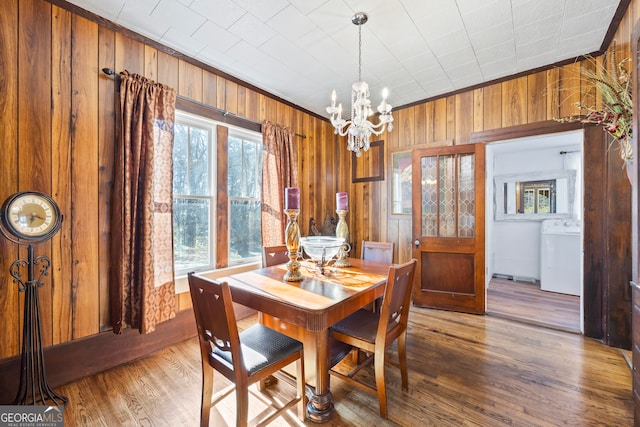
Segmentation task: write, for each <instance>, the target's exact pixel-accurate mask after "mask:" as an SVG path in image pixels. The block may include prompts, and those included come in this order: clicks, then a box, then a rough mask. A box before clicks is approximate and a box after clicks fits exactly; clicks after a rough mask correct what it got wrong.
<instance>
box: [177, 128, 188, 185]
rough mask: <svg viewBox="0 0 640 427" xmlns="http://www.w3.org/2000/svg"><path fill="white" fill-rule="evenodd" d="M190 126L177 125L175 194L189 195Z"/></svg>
mask: <svg viewBox="0 0 640 427" xmlns="http://www.w3.org/2000/svg"><path fill="white" fill-rule="evenodd" d="M188 129H189V128H188V126H185V125H183V124H179V123H176V125H175V132H174V134H173V193H174V194H187V191H188V188H187V144H188V141H189V138H188Z"/></svg>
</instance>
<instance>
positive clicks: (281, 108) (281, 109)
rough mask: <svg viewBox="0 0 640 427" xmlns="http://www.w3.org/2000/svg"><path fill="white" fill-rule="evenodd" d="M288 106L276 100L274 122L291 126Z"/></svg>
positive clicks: (287, 126)
mask: <svg viewBox="0 0 640 427" xmlns="http://www.w3.org/2000/svg"><path fill="white" fill-rule="evenodd" d="M289 113H290V108H289V106H288V105H285V104H283V103H282V102H276V123H278V124H279V125H280V126H284V127H286V128H291V117H290V115H289Z"/></svg>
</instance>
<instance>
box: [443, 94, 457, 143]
mask: <svg viewBox="0 0 640 427" xmlns="http://www.w3.org/2000/svg"><path fill="white" fill-rule="evenodd" d="M455 98H456V96H455V95H453V96H448V97H446V98H445V99H446V102H447V110H446V111H447V113H446V123H447V139H453V142H454V144H457V143H458V141H456V140H455V138H456V99H455Z"/></svg>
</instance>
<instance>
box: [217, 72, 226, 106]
mask: <svg viewBox="0 0 640 427" xmlns="http://www.w3.org/2000/svg"><path fill="white" fill-rule="evenodd" d="M216 84H217V85H218V86H217V88H216V105H215V107H216V108H218V109H220V110H224V109H225V107H226V105H227V85H226V80H225V79H223V78H222V77H220V76H218V78H217V81H216Z"/></svg>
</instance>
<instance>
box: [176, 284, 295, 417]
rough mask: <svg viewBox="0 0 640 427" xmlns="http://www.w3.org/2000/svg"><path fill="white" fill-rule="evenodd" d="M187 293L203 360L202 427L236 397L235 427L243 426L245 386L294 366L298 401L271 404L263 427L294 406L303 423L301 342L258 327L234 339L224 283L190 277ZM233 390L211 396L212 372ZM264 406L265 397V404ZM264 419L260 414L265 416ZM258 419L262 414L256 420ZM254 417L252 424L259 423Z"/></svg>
mask: <svg viewBox="0 0 640 427" xmlns="http://www.w3.org/2000/svg"><path fill="white" fill-rule="evenodd" d="M189 290H190V293H191V300H192V302H193V311H194V314H195V318H196V325H197V328H198V340H199V342H200V356H201V359H202V402H201V412H200V425H201V426H208V425H209V415H210V413H211V409H212V408H213V407H214V406H215V405H216V404H217V403H218V402H220V401H221V400H222V399H224V398H225V397H226V396H228V395H229V394H230V393H231V392H232V391H233V389H234V388H235V391H236V404H237V413H236V425H237V426H246V425H247V422H248V421H247V418H248V414H249V392H252V393H254V394H258V393H257V392H256V391H254V390H253V389H250V388H249V386H250V385H252V384H254V383H256V382H259V381H261V380H264V379H265V378H266V377H267V376H269V375H272V374H274V373H275V372H276V371H279V370H280V369H282V368H284V367H285V366H287V365H289V364H291V363H293V362H296V378H297V380H296V384H297V388H296V396H295V397H294V398H293V399H291V400H290V401H288V402H286V403H281V404H276V403H275V402H272V403H271V405H270V406H271V408H272V409H273V411H271V412H272V413H271V414H270V415H268V416H266V418H264V419H262V420H257V419H255V418H254V419H253V420H251V421H250V423H251V424H252V425H253V424H254V423H255V422H257V421H259V423H260V425H263V424H266V423H268V422H270V421H271V420H273V419H275V418H276V417H278V416H280V415H282V414H283V413H284V411H286V410H288V409H289V408H291V407H292V406H294V405H296V404H297V406H298V418H300V420H301V421H304V419H305V380H304V378H305V377H304V352H303V345H302V343H301V342H299V341H297V340H294V339H292V338H289V337H287V336H286V335H283V334H281V333H280V332H277V331H275V330H273V329H270V328H268V327H266V326H264V325H261V324H259V323H256V324H254V325H253V326H250V327H249V328H247V329H245V330H243V331H242V332H240V333H238V328H237V324H236V319H235V316H234V313H233V304H232V300H231V291H230V289H229V285H228V283H226V282H218V281H215V280H211V279H207V278H204V277H200V276H197V275H195V274H193V273H189ZM214 370H216V371H218V372H219V373H221V374H222V375H224V376H225V377H226V378H227V379H229V380H230V381H231V382H232V383H233V384H231V385H229V386H228V387H225V388H224V389H223V390H221V391H219V392H217V393H216V394H215V395H213V371H214ZM262 400H264V395H263V399H262ZM263 413H264V412H263ZM260 415H262V413H261V414H260ZM260 415H258V416H257V417H256V418H259V417H260Z"/></svg>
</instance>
